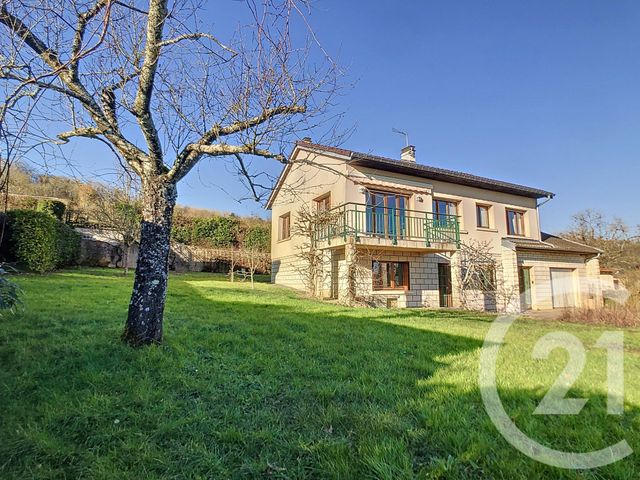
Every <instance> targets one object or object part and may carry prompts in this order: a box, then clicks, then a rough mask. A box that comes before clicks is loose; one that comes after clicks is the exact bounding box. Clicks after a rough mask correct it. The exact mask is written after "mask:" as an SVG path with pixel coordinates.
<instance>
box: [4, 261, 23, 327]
mask: <svg viewBox="0 0 640 480" xmlns="http://www.w3.org/2000/svg"><path fill="white" fill-rule="evenodd" d="M7 277H8V272H7V270H6V267H5V266H0V318H1V317H4V316H5V315H6V314H7V313H8V314H14V313H15V312H16V311H17V310H19V309H20V308H21V307H22V305H23V304H22V289H21V288H20V287H19V286H18V285H17V284H16V283H14V282H12V281H11V280H9V278H7Z"/></svg>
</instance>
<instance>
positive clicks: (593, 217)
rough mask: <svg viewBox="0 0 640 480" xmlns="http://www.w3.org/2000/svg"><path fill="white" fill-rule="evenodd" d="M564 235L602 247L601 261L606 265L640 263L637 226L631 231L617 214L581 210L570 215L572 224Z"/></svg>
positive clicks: (620, 266)
mask: <svg viewBox="0 0 640 480" xmlns="http://www.w3.org/2000/svg"><path fill="white" fill-rule="evenodd" d="M563 236H564V237H566V238H568V239H571V240H575V241H577V242H580V243H585V244H587V245H591V246H593V247H596V248H599V249H600V250H602V251H603V252H604V253H603V255H602V263H603V264H604V265H606V266H607V267H610V268H614V269H619V270H628V269H630V268H634V267H636V266H638V265H639V264H640V261H639V260H638V254H639V253H640V227H638V232H635V233H634V232H633V231H632V229H631V228H630V227H629V226H628V225H627V224H626V223H625V222H624V221H623V220H622V219H620V218H617V217H614V218H607V216H606V215H604V214H603V213H602V212H598V211H595V210H584V211H582V212H578V213H576V214H575V215H573V222H572V225H571V228H570V229H569V230H568V231H567V232H565V233H564V234H563Z"/></svg>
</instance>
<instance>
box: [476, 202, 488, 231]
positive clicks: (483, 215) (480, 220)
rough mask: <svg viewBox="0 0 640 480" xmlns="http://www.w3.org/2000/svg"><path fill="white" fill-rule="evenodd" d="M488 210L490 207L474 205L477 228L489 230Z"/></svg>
mask: <svg viewBox="0 0 640 480" xmlns="http://www.w3.org/2000/svg"><path fill="white" fill-rule="evenodd" d="M490 208H491V207H490V206H489V205H481V204H477V205H476V219H477V226H478V228H490V223H491V222H490V221H489V211H490Z"/></svg>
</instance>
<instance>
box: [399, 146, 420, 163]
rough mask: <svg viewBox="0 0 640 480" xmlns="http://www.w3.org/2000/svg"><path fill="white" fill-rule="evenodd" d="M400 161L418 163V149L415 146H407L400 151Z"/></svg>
mask: <svg viewBox="0 0 640 480" xmlns="http://www.w3.org/2000/svg"><path fill="white" fill-rule="evenodd" d="M400 160H402V161H404V162H414V163H415V161H416V147H414V146H413V145H407V146H406V147H404V148H403V149H402V150H400Z"/></svg>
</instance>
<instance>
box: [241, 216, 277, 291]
mask: <svg viewBox="0 0 640 480" xmlns="http://www.w3.org/2000/svg"><path fill="white" fill-rule="evenodd" d="M270 246H271V232H270V231H269V229H268V228H267V227H263V226H261V225H254V226H252V227H250V228H249V229H248V230H247V231H246V232H245V236H244V239H243V242H242V247H243V249H244V250H246V251H247V252H248V255H249V276H250V278H251V288H253V287H254V282H253V278H254V275H255V273H256V269H257V268H258V267H260V263H259V261H260V258H262V255H260V254H263V253H265V252H268V251H269V249H270Z"/></svg>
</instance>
